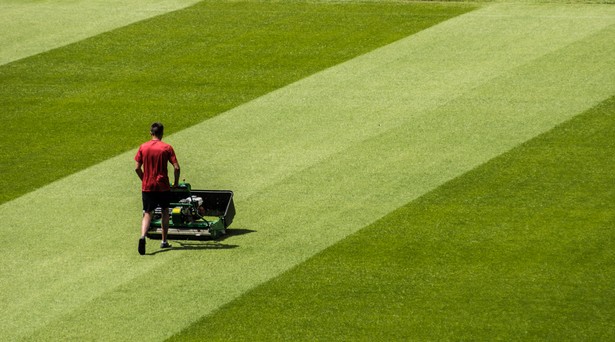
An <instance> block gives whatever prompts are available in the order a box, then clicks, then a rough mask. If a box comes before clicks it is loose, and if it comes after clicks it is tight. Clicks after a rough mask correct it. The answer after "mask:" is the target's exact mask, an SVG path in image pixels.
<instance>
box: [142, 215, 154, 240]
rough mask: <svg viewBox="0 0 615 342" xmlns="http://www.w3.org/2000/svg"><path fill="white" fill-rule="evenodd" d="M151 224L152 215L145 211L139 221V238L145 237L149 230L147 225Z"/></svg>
mask: <svg viewBox="0 0 615 342" xmlns="http://www.w3.org/2000/svg"><path fill="white" fill-rule="evenodd" d="M151 223H152V213H151V212H148V211H145V212H143V220H142V221H141V237H145V234H147V230H148V229H149V225H150V224H151Z"/></svg>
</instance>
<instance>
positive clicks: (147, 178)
mask: <svg viewBox="0 0 615 342" xmlns="http://www.w3.org/2000/svg"><path fill="white" fill-rule="evenodd" d="M135 161H137V162H139V163H142V164H143V182H142V183H141V191H144V192H151V191H169V190H171V185H170V183H169V176H168V172H167V164H168V163H169V162H170V163H171V164H175V163H177V157H176V156H175V151H173V147H171V145H169V144H167V143H164V142H162V141H160V140H150V141H148V142H146V143H144V144H142V145H141V146H140V147H139V151H137V155H136V156H135Z"/></svg>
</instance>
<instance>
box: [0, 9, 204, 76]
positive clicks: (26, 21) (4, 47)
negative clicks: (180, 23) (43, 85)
mask: <svg viewBox="0 0 615 342" xmlns="http://www.w3.org/2000/svg"><path fill="white" fill-rule="evenodd" d="M198 1H199V0H156V1H117V0H107V1H100V0H96V1H91V0H89V1H85V0H80V1H54V2H53V3H50V2H48V1H36V2H32V1H23V2H17V1H0V32H2V34H1V35H0V65H3V64H7V63H10V62H13V61H16V60H18V59H22V58H25V57H29V56H32V55H36V54H39V53H41V52H45V51H48V50H51V49H55V48H58V47H61V46H64V45H68V44H70V43H74V42H77V41H79V40H82V39H86V38H89V37H92V36H95V35H97V34H100V33H103V32H106V31H110V30H113V29H116V28H118V27H121V26H125V25H128V24H131V23H134V22H137V21H140V20H144V19H148V18H151V17H154V16H157V15H161V14H164V13H168V12H172V11H175V10H178V9H181V8H184V7H188V6H190V5H192V4H195V3H197V2H198Z"/></svg>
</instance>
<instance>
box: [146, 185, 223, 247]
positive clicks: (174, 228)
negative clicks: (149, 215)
mask: <svg viewBox="0 0 615 342" xmlns="http://www.w3.org/2000/svg"><path fill="white" fill-rule="evenodd" d="M171 193H172V196H173V197H172V199H171V205H170V206H169V216H170V220H169V231H168V235H167V238H168V239H173V240H181V239H199V238H212V239H218V238H220V237H221V236H222V235H224V234H226V228H227V227H228V226H230V224H231V223H232V222H233V217H235V205H234V204H233V192H232V191H230V190H192V189H191V187H190V184H188V183H181V184H180V185H179V186H178V187H177V188H174V189H172V190H171ZM161 220H162V209H161V208H160V207H158V208H156V210H155V211H154V217H153V219H152V223H151V224H150V227H149V230H148V231H147V237H149V238H150V239H160V238H161V237H162V227H161Z"/></svg>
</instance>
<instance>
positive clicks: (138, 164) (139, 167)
mask: <svg viewBox="0 0 615 342" xmlns="http://www.w3.org/2000/svg"><path fill="white" fill-rule="evenodd" d="M142 166H143V163H142V162H136V164H135V172H136V173H137V176H139V179H140V180H143V169H142Z"/></svg>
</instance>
